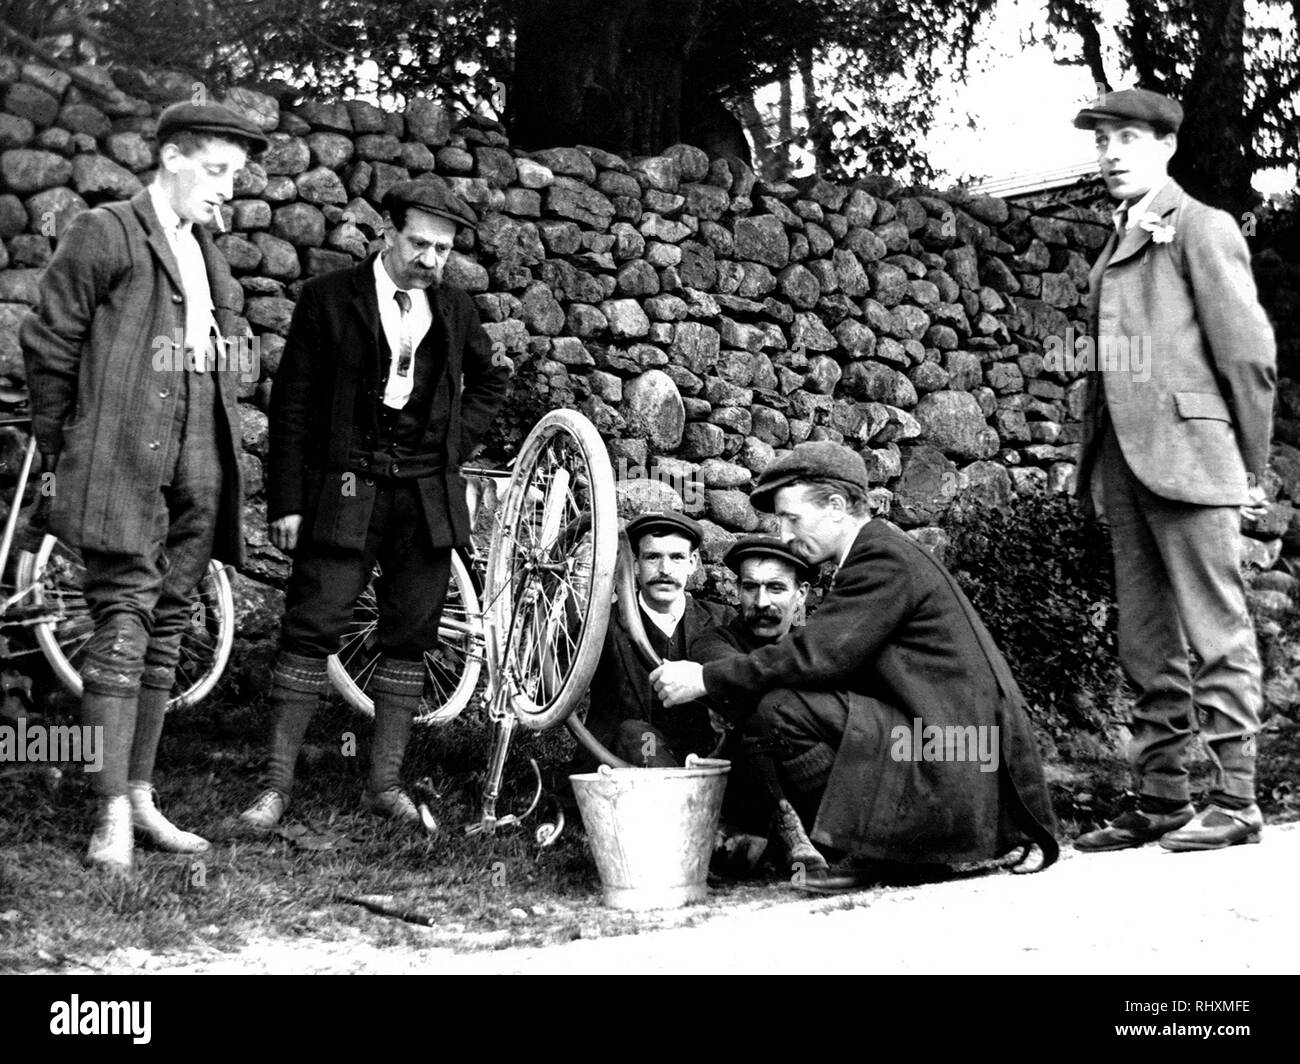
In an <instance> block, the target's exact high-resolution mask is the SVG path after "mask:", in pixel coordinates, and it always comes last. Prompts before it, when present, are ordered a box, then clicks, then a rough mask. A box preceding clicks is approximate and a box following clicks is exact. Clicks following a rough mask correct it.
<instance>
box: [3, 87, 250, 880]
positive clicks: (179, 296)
mask: <svg viewBox="0 0 1300 1064" xmlns="http://www.w3.org/2000/svg"><path fill="white" fill-rule="evenodd" d="M157 133H158V144H159V153H158V171H157V175H156V177H155V179H154V180H153V181H152V182H151V183H150V184H149V186H148V187H147V188H145V189H144V190H142V191H141V192H139V193H137V194H136V195H135V196H134V197H132V198H131V199H130V200H129V201H128V202H126V203H113V204H108V205H105V206H102V207H98V208H95V209H94V210H89V211H86V212H84V213H82V214H80V215H78V216H77V217H76V218H75V219H74V220H73V221H72V222H71V223H70V224H69V225H68V227H67V228H66V229H65V230H64V231H63V232H62V234H61V236H60V237H59V240H58V249H57V251H56V252H55V254H54V257H53V258H52V259H51V261H50V264H49V266H48V267H47V269H46V271H45V273H44V275H43V276H42V278H41V289H40V302H39V303H38V304H37V306H36V308H35V309H34V310H33V311H32V312H31V313H30V314H29V315H28V316H27V318H26V319H25V320H24V321H23V324H22V328H21V333H20V339H21V343H22V348H23V356H24V359H25V360H26V363H27V384H28V388H29V390H30V394H31V406H32V431H33V433H34V434H35V436H36V443H37V447H38V448H39V449H40V453H41V458H42V464H43V467H44V469H45V471H46V472H51V473H53V474H54V481H53V485H54V491H53V496H52V499H51V505H50V515H49V519H50V530H51V531H53V532H54V533H55V534H56V535H58V536H59V537H60V538H62V539H63V540H64V541H65V542H66V543H69V544H71V545H73V546H75V547H77V548H79V549H80V551H81V555H82V558H83V560H84V561H85V566H86V578H85V596H86V601H87V602H88V603H89V605H90V611H91V616H92V617H93V618H94V623H95V631H94V634H93V635H92V636H91V638H90V641H89V642H88V643H87V645H86V653H85V659H84V662H83V664H82V666H81V679H82V684H83V692H84V693H83V695H82V717H83V720H84V723H85V724H87V725H90V726H92V727H98V728H102V729H103V732H102V735H103V737H104V739H103V741H104V749H105V757H104V765H103V768H102V770H101V771H100V772H99V773H98V774H97V775H96V776H95V777H94V782H93V784H92V786H93V789H94V791H95V794H96V796H97V799H98V813H97V817H96V822H95V829H94V834H93V835H92V837H91V840H90V849H89V852H88V854H87V859H88V861H89V862H90V863H91V864H92V865H95V866H98V867H102V868H104V869H107V870H111V871H117V872H128V871H129V870H130V868H131V864H132V854H133V838H132V834H133V831H132V829H133V828H134V831H135V832H137V833H139V834H141V835H142V836H144V837H146V838H147V839H148V840H150V841H151V842H153V844H154V845H156V846H158V847H160V848H161V849H164V850H170V851H172V852H176V853H200V852H202V851H204V850H206V849H207V848H208V843H207V842H206V841H205V840H204V839H202V838H200V837H199V836H197V835H194V834H191V833H190V832H186V831H181V830H180V829H178V828H177V827H175V826H174V825H173V824H171V823H170V822H169V821H168V820H166V819H165V818H164V817H163V816H162V814H161V813H160V812H159V811H158V809H157V808H156V806H155V804H154V796H153V775H154V759H155V755H156V752H157V749H158V741H159V738H160V737H161V735H162V726H163V714H164V712H165V711H166V707H167V701H168V697H169V695H170V692H171V688H172V684H173V681H174V678H175V671H176V664H177V660H178V658H179V654H180V642H181V637H182V634H183V633H184V630H185V627H186V625H187V624H188V623H189V620H190V615H191V604H190V597H191V595H192V594H193V592H194V590H195V588H196V586H197V585H198V583H199V581H200V580H201V579H202V577H203V575H204V573H205V572H206V570H207V568H208V562H209V559H210V558H211V556H212V555H213V554H215V555H216V556H217V557H218V558H220V559H222V560H224V561H227V562H230V563H234V564H239V563H240V562H241V561H242V559H243V549H244V543H243V535H242V533H241V531H240V506H241V493H240V479H239V465H238V461H237V456H238V454H239V445H238V443H237V440H238V434H239V414H238V411H237V408H236V393H237V388H238V383H239V382H238V375H239V371H240V368H241V366H240V360H239V359H237V358H233V359H232V358H228V357H225V355H226V353H227V345H228V344H229V342H230V341H232V340H234V341H235V343H239V342H241V341H242V338H235V337H234V336H233V330H234V316H235V315H234V310H233V307H232V302H231V297H232V294H233V293H234V292H235V291H237V289H236V288H235V287H234V284H233V282H232V280H231V277H230V270H229V268H228V267H227V266H226V262H225V259H224V258H222V256H221V255H220V254H219V253H218V252H217V251H216V249H215V248H214V246H213V243H212V239H211V237H210V236H209V235H208V232H207V227H209V226H213V225H220V214H221V208H222V205H223V204H224V203H225V202H226V201H227V200H229V199H230V198H231V195H232V194H233V191H234V189H233V182H234V177H235V174H236V172H238V171H239V170H240V169H241V168H242V167H243V166H244V163H245V161H246V159H247V157H248V154H249V153H250V152H257V151H261V150H262V149H263V148H264V147H265V146H266V138H265V137H264V136H263V135H262V134H261V132H260V131H259V130H258V129H257V127H256V126H254V125H253V124H252V123H250V122H249V121H247V120H246V119H245V118H243V117H242V116H240V115H238V114H236V113H235V112H234V111H231V110H228V109H226V108H225V107H221V106H218V105H215V104H205V105H195V104H175V105H173V106H171V107H168V108H167V109H166V110H165V111H163V113H162V115H161V116H160V117H159V120H158V127H157Z"/></svg>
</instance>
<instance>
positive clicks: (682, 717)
mask: <svg viewBox="0 0 1300 1064" xmlns="http://www.w3.org/2000/svg"><path fill="white" fill-rule="evenodd" d="M702 536H703V530H702V529H701V528H700V525H699V522H697V521H694V520H692V519H691V518H690V517H687V516H686V515H685V514H681V513H677V512H676V511H673V510H663V511H655V512H652V513H643V514H641V515H640V516H638V517H636V518H634V519H633V520H631V521H629V522H628V524H627V537H628V542H629V544H630V546H631V548H632V559H633V561H632V568H633V573H634V575H635V577H636V586H637V595H636V602H635V603H634V604H633V605H632V607H631V609H632V610H633V611H635V612H634V616H635V617H636V619H638V620H639V621H640V622H641V626H642V627H643V628H644V630H645V636H646V640H647V641H648V643H649V647H650V649H651V650H653V652H654V654H655V655H656V656H657V657H658V658H660V659H662V660H665V661H676V660H678V659H680V658H684V657H685V656H686V651H687V648H688V647H689V646H690V645H691V641H692V640H693V639H694V638H695V637H696V636H697V635H699V634H700V633H702V632H704V631H705V630H707V629H709V628H712V627H714V626H715V625H718V624H722V623H724V622H726V621H727V620H729V619H730V616H731V611H730V610H728V609H727V608H726V607H725V606H718V605H716V604H714V603H711V602H703V601H701V600H699V599H696V598H695V597H694V596H693V595H692V594H691V593H690V592H688V591H687V590H686V585H687V583H688V582H689V581H690V579H691V576H692V575H693V574H694V573H695V570H696V569H698V568H699V565H700V540H701V538H702ZM652 667H653V663H652V662H649V661H647V660H646V655H645V653H644V652H643V651H642V650H640V649H638V646H637V642H636V640H635V639H634V638H633V636H632V633H631V632H629V630H628V627H627V625H626V624H625V623H624V620H623V617H622V609H619V610H615V611H614V612H613V615H612V616H611V617H610V621H609V627H608V628H607V629H606V630H605V645H604V649H603V650H602V651H601V655H600V661H599V662H598V663H597V665H596V673H595V675H594V676H593V677H592V681H591V708H590V709H589V710H588V711H587V717H586V721H585V724H586V727H587V730H588V731H590V732H591V734H592V735H593V736H594V737H595V738H596V740H597V741H598V742H600V743H601V745H602V746H604V747H605V748H606V749H607V750H608V751H610V752H611V753H613V754H614V755H616V756H617V757H620V758H622V759H623V760H624V761H627V762H628V763H629V764H632V765H639V766H644V767H649V768H663V767H669V766H674V765H681V764H682V763H683V762H684V761H685V758H686V755H687V754H689V753H695V754H699V755H700V756H705V755H707V754H709V753H710V752H711V751H712V750H713V748H714V746H715V745H716V735H715V734H714V732H713V729H712V727H711V726H710V723H709V714H708V710H707V709H706V708H705V707H704V706H702V705H683V706H680V707H678V708H675V709H668V708H667V707H665V706H664V705H663V703H661V702H660V701H659V699H657V698H656V697H655V693H654V690H653V689H652V688H651V685H650V669H651V668H652ZM593 767H594V759H593V758H592V757H591V756H590V755H588V754H587V753H586V752H585V751H584V752H580V753H579V755H578V756H577V758H576V759H575V761H574V763H573V766H572V770H573V771H575V772H577V771H590V770H591V768H593Z"/></svg>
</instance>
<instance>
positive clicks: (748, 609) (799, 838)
mask: <svg viewBox="0 0 1300 1064" xmlns="http://www.w3.org/2000/svg"><path fill="white" fill-rule="evenodd" d="M722 561H723V563H724V564H725V565H726V566H727V568H729V569H730V570H731V571H732V572H733V573H735V574H736V593H737V596H738V598H739V599H740V612H739V613H737V614H736V616H734V617H733V618H732V619H731V620H730V621H728V622H727V623H726V624H722V625H718V626H716V627H714V628H709V629H707V630H705V631H704V632H702V633H701V634H700V635H699V637H698V638H696V639H693V640H692V641H691V645H690V647H689V648H688V649H687V655H686V656H687V657H688V658H689V659H690V660H691V661H698V662H702V663H703V662H709V661H715V660H717V659H718V658H725V657H728V656H730V655H732V654H748V653H749V652H750V651H753V650H757V649H758V648H759V647H764V646H768V645H769V644H771V643H775V642H776V641H777V640H778V639H780V638H781V637H782V636H783V635H785V634H786V633H787V632H788V631H790V629H791V628H792V627H793V626H794V625H795V624H796V623H800V624H801V623H803V616H804V610H805V608H806V606H807V600H808V588H809V585H810V582H811V580H812V578H813V575H814V572H813V569H812V567H810V566H808V565H805V564H804V561H803V559H802V558H800V557H798V555H796V554H794V552H792V551H791V550H790V548H789V547H787V546H786V545H785V544H784V543H783V542H781V540H780V538H779V537H777V536H771V535H764V534H761V533H755V534H751V535H747V536H741V537H740V538H739V539H737V540H736V542H735V543H734V544H732V546H731V548H730V549H729V550H728V551H727V553H726V554H725V555H724V556H723V559H722ZM723 719H725V718H723ZM718 756H720V757H723V758H725V759H727V760H728V761H730V762H731V772H730V773H729V774H728V776H727V790H726V793H725V794H724V795H723V799H722V821H723V824H724V825H725V826H724V828H723V842H722V848H723V850H724V854H725V856H724V857H722V858H721V859H719V860H717V861H715V865H717V866H719V868H720V869H721V870H723V871H725V872H728V873H735V874H746V873H748V872H750V871H752V869H753V868H754V867H755V866H756V865H757V863H758V861H759V859H760V858H761V857H762V856H763V854H764V852H768V853H770V852H771V847H770V846H769V845H768V843H769V839H770V838H774V839H776V840H777V842H778V844H779V845H780V846H781V847H782V856H783V857H784V858H786V859H788V860H790V861H803V862H805V863H811V864H813V865H816V864H818V863H819V862H821V863H824V859H823V858H822V856H821V854H819V853H818V852H817V851H816V850H814V849H812V847H811V846H809V848H808V851H807V852H800V851H799V850H798V847H799V846H800V845H801V844H802V843H803V842H804V840H805V836H804V835H803V831H802V827H801V826H800V822H799V819H798V814H797V813H796V812H795V811H794V808H793V806H791V805H790V803H789V802H788V801H787V800H786V799H785V795H784V793H783V792H782V791H781V785H780V778H779V772H778V769H777V766H776V763H775V761H773V759H772V756H771V754H770V753H769V752H768V751H767V750H766V749H765V748H764V747H763V745H762V742H761V740H756V739H755V738H754V737H752V736H744V737H742V735H741V733H740V730H739V729H735V728H731V729H730V730H729V732H728V734H727V738H726V741H725V742H724V744H723V746H722V750H721V751H720V752H719V755H718ZM755 832H757V833H760V834H754V833H755ZM716 856H717V855H716V854H715V857H716Z"/></svg>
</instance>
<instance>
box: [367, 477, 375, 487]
mask: <svg viewBox="0 0 1300 1064" xmlns="http://www.w3.org/2000/svg"><path fill="white" fill-rule="evenodd" d="M374 486H375V482H374V481H373V480H371V479H370V477H366V487H368V488H373V487H374Z"/></svg>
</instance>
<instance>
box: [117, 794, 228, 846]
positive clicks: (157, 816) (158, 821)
mask: <svg viewBox="0 0 1300 1064" xmlns="http://www.w3.org/2000/svg"><path fill="white" fill-rule="evenodd" d="M127 795H128V797H129V798H130V800H131V824H132V826H133V827H134V828H135V830H136V832H137V833H138V834H140V835H143V836H144V837H145V838H146V839H148V840H149V841H150V842H151V843H153V844H154V845H155V846H156V847H158V849H160V850H166V851H167V852H168V853H207V852H208V850H210V849H212V846H211V845H210V844H209V842H208V840H207V839H205V838H201V837H200V836H198V835H195V834H194V833H193V832H190V831H182V830H181V829H180V828H178V827H177V826H176V825H175V824H173V823H172V822H171V821H170V820H168V819H167V818H166V817H165V816H163V815H162V813H160V812H159V811H158V806H157V804H156V799H157V792H156V791H155V790H154V789H153V784H152V783H149V782H148V781H147V780H131V781H130V782H129V783H128V784H127Z"/></svg>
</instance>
